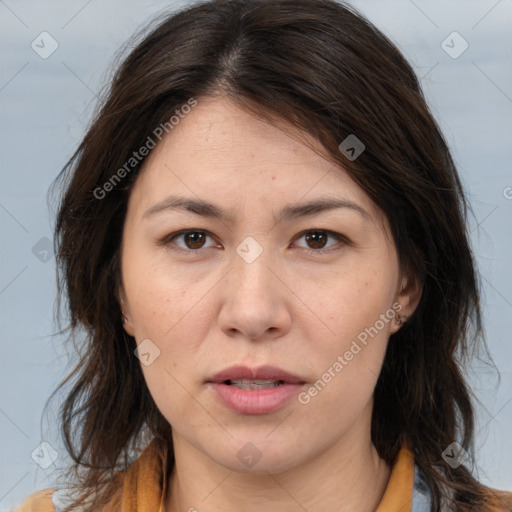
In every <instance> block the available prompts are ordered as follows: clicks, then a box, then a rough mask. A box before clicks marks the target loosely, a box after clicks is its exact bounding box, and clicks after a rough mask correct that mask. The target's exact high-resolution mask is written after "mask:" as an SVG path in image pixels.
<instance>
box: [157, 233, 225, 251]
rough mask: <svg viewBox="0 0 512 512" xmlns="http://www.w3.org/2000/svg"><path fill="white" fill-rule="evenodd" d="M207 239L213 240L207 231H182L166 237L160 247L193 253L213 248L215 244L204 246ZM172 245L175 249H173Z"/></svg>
mask: <svg viewBox="0 0 512 512" xmlns="http://www.w3.org/2000/svg"><path fill="white" fill-rule="evenodd" d="M208 238H211V239H212V240H213V238H212V236H211V235H210V234H209V233H208V232H207V231H204V230H200V229H183V230H181V231H178V232H177V233H171V234H170V235H167V236H166V237H165V238H164V239H163V240H162V241H161V243H162V245H165V246H169V248H170V249H172V250H179V251H188V252H195V251H197V250H199V249H208V248H209V247H215V244H212V245H205V244H206V241H207V239H208ZM179 242H181V243H179ZM173 245H174V246H175V247H173Z"/></svg>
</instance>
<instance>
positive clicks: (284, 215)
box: [143, 196, 370, 223]
mask: <svg viewBox="0 0 512 512" xmlns="http://www.w3.org/2000/svg"><path fill="white" fill-rule="evenodd" d="M338 208H344V209H348V210H352V211H354V212H357V213H359V214H360V215H361V216H362V217H364V218H365V219H366V220H369V219H370V214H369V213H368V212H367V211H366V210H365V209H364V208H363V207H362V206H359V205H358V204H356V203H354V202H352V201H349V200H348V199H342V198H329V197H325V198H319V199H315V200H312V201H308V202H307V203H301V204H293V205H288V206H285V207H284V208H283V209H282V210H281V211H280V212H279V214H278V216H277V218H276V222H277V223H279V222H282V221H285V220H290V219H296V218H300V217H307V216H309V215H315V214H317V213H321V212H323V211H328V210H334V209H338ZM168 210H185V211H188V212H191V213H195V214H196V215H200V216H202V217H210V218H214V219H219V220H226V221H229V222H233V220H234V218H233V215H232V214H230V213H228V212H226V211H224V210H223V209H222V208H220V207H219V206H216V205H214V204H212V203H209V202H207V201H203V200H202V199H189V198H185V197H177V196H169V197H167V198H165V199H164V200H163V201H161V202H159V203H157V204H155V205H154V206H151V207H150V208H149V209H148V210H146V211H145V212H144V215H143V219H147V218H150V217H153V216H154V215H156V214H158V213H161V212H164V211H168Z"/></svg>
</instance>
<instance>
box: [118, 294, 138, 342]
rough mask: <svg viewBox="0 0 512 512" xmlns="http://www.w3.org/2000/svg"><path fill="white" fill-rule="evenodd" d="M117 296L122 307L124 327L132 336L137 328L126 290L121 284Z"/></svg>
mask: <svg viewBox="0 0 512 512" xmlns="http://www.w3.org/2000/svg"><path fill="white" fill-rule="evenodd" d="M117 298H118V300H119V306H120V308H121V315H122V318H121V319H122V322H123V329H124V330H125V332H126V333H127V334H128V335H130V336H135V329H134V328H133V322H132V317H131V313H130V308H129V306H128V302H127V300H126V293H125V291H124V288H123V286H120V287H119V289H118V292H117Z"/></svg>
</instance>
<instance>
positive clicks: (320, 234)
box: [298, 230, 344, 252]
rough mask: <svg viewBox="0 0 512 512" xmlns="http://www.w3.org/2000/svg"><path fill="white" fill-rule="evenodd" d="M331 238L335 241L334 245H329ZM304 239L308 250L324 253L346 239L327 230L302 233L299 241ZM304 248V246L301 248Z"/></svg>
mask: <svg viewBox="0 0 512 512" xmlns="http://www.w3.org/2000/svg"><path fill="white" fill-rule="evenodd" d="M329 238H331V239H334V240H333V241H332V243H330V244H328V240H329ZM300 239H304V240H305V242H306V244H307V245H306V246H305V248H306V249H312V250H313V251H314V252H322V251H324V250H326V249H327V248H328V247H332V246H333V245H336V243H337V242H340V241H343V240H344V237H343V236H342V235H340V234H338V233H334V232H333V231H326V230H311V231H306V232H304V233H302V234H301V235H300V236H299V237H298V240H300ZM300 247H304V246H300Z"/></svg>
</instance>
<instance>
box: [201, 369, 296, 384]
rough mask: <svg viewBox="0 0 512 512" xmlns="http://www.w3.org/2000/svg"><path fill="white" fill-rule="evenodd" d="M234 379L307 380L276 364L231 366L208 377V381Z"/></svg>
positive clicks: (291, 382) (292, 382)
mask: <svg viewBox="0 0 512 512" xmlns="http://www.w3.org/2000/svg"><path fill="white" fill-rule="evenodd" d="M234 379H245V380H276V381H278V380H281V381H283V382H286V383H287V384H303V383H304V382H305V381H304V380H303V379H301V378H300V377H298V376H297V375H292V374H291V373H289V372H287V371H285V370H282V369H281V368H277V367H275V366H259V367H257V368H249V367H247V366H231V367H229V368H226V369H224V370H222V371H220V372H218V373H216V374H215V375H214V376H213V377H211V378H210V379H208V382H213V383H222V382H226V381H228V380H234Z"/></svg>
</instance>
